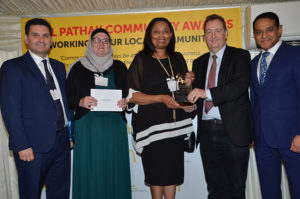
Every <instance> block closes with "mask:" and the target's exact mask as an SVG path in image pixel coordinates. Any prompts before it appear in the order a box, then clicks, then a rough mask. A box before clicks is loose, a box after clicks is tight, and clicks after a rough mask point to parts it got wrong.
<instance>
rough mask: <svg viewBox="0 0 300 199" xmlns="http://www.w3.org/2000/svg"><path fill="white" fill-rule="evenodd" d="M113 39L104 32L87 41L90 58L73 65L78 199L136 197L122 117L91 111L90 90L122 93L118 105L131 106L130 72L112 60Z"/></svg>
mask: <svg viewBox="0 0 300 199" xmlns="http://www.w3.org/2000/svg"><path fill="white" fill-rule="evenodd" d="M112 53H113V50H112V47H111V38H110V35H109V33H108V32H107V31H106V30H104V29H101V28H98V29H95V30H94V31H93V32H92V34H91V36H90V38H89V41H88V45H87V47H86V52H85V56H84V57H81V58H80V59H78V60H77V61H75V62H74V63H73V64H72V66H70V69H69V72H68V76H67V95H68V104H69V107H70V108H73V109H74V111H75V123H74V140H75V144H74V153H73V187H72V190H73V193H72V196H73V199H82V198H84V199H89V198H90V199H95V198H109V199H120V198H122V199H129V198H131V187H130V186H131V183H130V168H129V153H128V138H127V128H126V121H125V117H124V115H125V114H124V111H123V112H121V113H120V112H101V111H91V110H92V109H93V107H94V106H96V105H97V100H96V99H95V98H94V97H92V96H90V95H91V94H90V92H91V89H121V90H122V97H123V98H122V99H120V100H119V101H118V106H119V107H120V108H122V109H123V110H124V109H125V107H126V106H127V101H126V99H125V97H126V96H127V88H126V83H127V68H126V66H125V64H124V63H122V62H121V61H119V60H113V59H112Z"/></svg>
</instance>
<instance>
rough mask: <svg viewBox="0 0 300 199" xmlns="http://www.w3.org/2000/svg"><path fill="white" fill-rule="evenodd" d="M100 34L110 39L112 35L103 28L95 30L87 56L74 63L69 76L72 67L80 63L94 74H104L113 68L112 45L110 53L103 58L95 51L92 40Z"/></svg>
mask: <svg viewBox="0 0 300 199" xmlns="http://www.w3.org/2000/svg"><path fill="white" fill-rule="evenodd" d="M99 32H103V33H105V34H107V35H108V37H109V39H110V35H109V33H108V32H107V31H106V30H105V29H102V28H98V29H95V30H94V31H93V32H92V34H91V35H90V38H89V41H88V45H87V46H86V50H85V56H84V57H81V58H79V59H77V60H76V61H75V62H73V63H72V64H71V66H70V67H69V69H68V74H69V72H70V70H71V69H72V67H73V66H74V65H75V64H76V63H77V62H79V61H80V62H81V64H82V65H83V66H84V67H85V68H87V69H89V70H91V71H93V72H100V73H102V72H104V71H106V70H107V69H109V68H110V67H111V66H112V64H113V59H112V53H113V49H112V47H111V45H110V48H109V51H108V53H107V54H106V55H105V56H103V57H98V56H97V55H96V54H95V53H94V51H93V47H92V38H93V36H94V35H95V34H97V33H99Z"/></svg>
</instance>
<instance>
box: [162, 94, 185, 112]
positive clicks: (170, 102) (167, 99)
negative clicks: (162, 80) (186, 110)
mask: <svg viewBox="0 0 300 199" xmlns="http://www.w3.org/2000/svg"><path fill="white" fill-rule="evenodd" d="M161 102H162V103H163V104H164V105H165V106H166V107H168V108H169V109H178V108H182V107H181V106H180V105H179V104H178V103H177V102H176V101H175V100H174V99H173V97H171V96H169V95H161Z"/></svg>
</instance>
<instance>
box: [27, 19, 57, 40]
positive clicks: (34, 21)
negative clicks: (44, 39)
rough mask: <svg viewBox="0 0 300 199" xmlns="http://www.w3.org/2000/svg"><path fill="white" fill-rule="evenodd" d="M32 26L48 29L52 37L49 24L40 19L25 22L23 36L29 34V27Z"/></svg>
mask: <svg viewBox="0 0 300 199" xmlns="http://www.w3.org/2000/svg"><path fill="white" fill-rule="evenodd" d="M33 25H42V26H46V27H47V28H48V29H49V32H50V35H51V36H52V28H51V25H50V24H49V22H48V21H47V20H45V19H41V18H33V19H30V20H29V21H27V22H26V24H25V34H26V35H28V34H29V30H30V26H33Z"/></svg>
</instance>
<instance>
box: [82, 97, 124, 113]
mask: <svg viewBox="0 0 300 199" xmlns="http://www.w3.org/2000/svg"><path fill="white" fill-rule="evenodd" d="M97 103H98V102H97V100H96V99H95V98H94V97H92V96H85V97H84V98H81V99H80V101H79V106H81V107H83V108H86V109H89V110H93V106H97ZM117 105H118V107H120V108H122V110H125V108H126V107H127V100H126V99H125V98H122V99H120V100H119V101H118V104H117Z"/></svg>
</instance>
